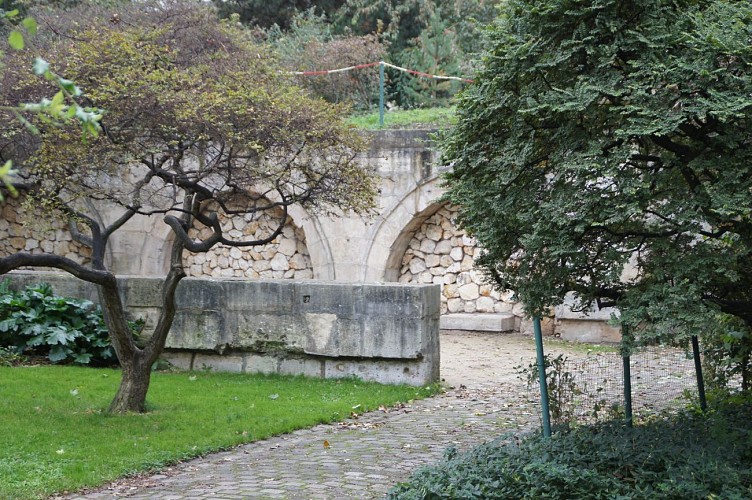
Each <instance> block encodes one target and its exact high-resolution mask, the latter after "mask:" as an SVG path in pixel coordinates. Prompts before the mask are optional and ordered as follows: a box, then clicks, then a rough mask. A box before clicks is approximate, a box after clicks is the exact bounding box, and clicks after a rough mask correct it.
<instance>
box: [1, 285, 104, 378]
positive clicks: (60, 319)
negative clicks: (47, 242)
mask: <svg viewBox="0 0 752 500" xmlns="http://www.w3.org/2000/svg"><path fill="white" fill-rule="evenodd" d="M0 346H2V347H5V348H11V349H12V351H14V352H15V353H17V354H25V355H36V356H46V357H47V358H48V359H49V360H50V361H51V362H52V363H75V364H82V365H85V364H90V365H112V364H116V363H117V360H116V357H115V352H114V350H113V348H112V345H111V344H110V340H109V335H108V333H107V327H106V326H105V324H104V319H103V317H102V312H101V310H100V309H99V307H94V304H93V303H92V302H91V301H88V300H79V299H72V298H68V297H60V296H57V295H55V294H53V293H52V288H51V287H50V285H48V284H46V283H43V284H37V285H29V286H27V287H26V288H25V289H24V290H23V291H21V292H14V291H11V290H10V289H9V288H8V284H7V282H4V283H2V284H0ZM6 350H8V349H6Z"/></svg>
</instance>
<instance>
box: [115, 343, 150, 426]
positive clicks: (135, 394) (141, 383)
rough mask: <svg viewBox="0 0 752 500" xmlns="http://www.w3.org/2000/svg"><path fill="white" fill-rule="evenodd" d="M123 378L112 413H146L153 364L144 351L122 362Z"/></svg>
mask: <svg viewBox="0 0 752 500" xmlns="http://www.w3.org/2000/svg"><path fill="white" fill-rule="evenodd" d="M120 365H121V368H122V378H121V379H120V387H118V390H117V393H116V394H115V398H114V399H113V400H112V403H110V407H109V409H108V411H109V412H110V413H127V412H137V413H143V412H145V411H146V393H147V392H148V391H149V383H150V382H151V363H149V362H148V357H147V356H146V355H145V353H144V352H143V351H138V352H137V353H135V354H134V355H133V356H132V357H131V358H130V359H126V360H125V362H123V361H122V360H121V362H120Z"/></svg>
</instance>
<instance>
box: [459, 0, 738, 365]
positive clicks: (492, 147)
mask: <svg viewBox="0 0 752 500" xmlns="http://www.w3.org/2000/svg"><path fill="white" fill-rule="evenodd" d="M488 36H489V46H488V50H487V52H486V53H485V55H484V58H483V61H482V70H481V71H480V72H479V74H478V75H477V76H476V80H475V85H473V86H472V88H470V89H469V90H467V91H466V92H465V93H464V95H463V96H462V98H461V100H460V104H459V123H458V125H457V126H456V128H455V129H454V130H453V131H452V132H451V133H450V134H449V135H448V136H447V137H446V138H445V141H444V158H445V160H446V161H447V162H450V163H452V164H453V165H454V171H453V172H452V173H451V174H449V178H448V184H449V195H448V198H449V199H450V200H451V201H452V202H453V203H456V204H457V205H459V206H460V208H461V210H460V217H461V222H462V224H463V225H464V226H465V227H466V228H467V229H469V230H470V231H471V232H472V233H473V234H474V235H475V236H476V237H477V238H478V240H479V242H480V243H481V244H482V245H483V247H484V248H485V250H486V252H487V253H486V254H485V256H483V258H482V259H481V262H482V265H483V266H484V267H485V269H486V270H488V272H489V275H490V276H492V277H493V279H494V280H495V282H496V283H497V284H498V285H499V286H501V287H504V288H509V289H513V290H515V291H516V292H517V293H518V295H519V297H520V299H521V300H522V301H523V302H524V303H525V304H526V306H527V311H528V312H530V313H532V314H541V313H543V312H544V311H546V310H547V308H549V307H550V306H552V305H556V304H559V303H561V302H562V301H563V300H564V297H565V295H566V294H567V293H573V294H574V295H575V296H576V297H577V298H578V299H579V304H580V305H582V306H587V305H589V304H592V303H593V302H596V301H597V302H599V303H600V304H601V305H603V304H609V305H617V306H618V307H619V308H620V309H621V312H622V316H621V322H622V324H625V325H631V326H632V327H634V328H635V329H637V328H639V329H640V331H641V332H642V335H643V337H648V336H650V333H651V332H652V333H655V334H666V335H667V336H670V337H676V336H680V335H681V334H682V333H697V332H698V331H699V332H703V331H707V330H706V329H707V328H711V327H712V326H713V324H714V323H716V324H717V323H718V321H719V320H720V321H722V322H726V324H725V327H727V330H726V332H727V333H729V332H730V333H732V335H731V337H737V338H744V339H746V341H745V342H746V345H747V346H750V328H752V7H751V6H750V4H749V2H747V1H734V0H700V1H694V0H692V1H690V0H665V1H663V0H660V1H657V0H649V1H648V0H598V1H596V0H588V1H558V0H557V1H552V0H524V1H523V0H510V1H508V2H506V3H505V4H504V6H503V8H502V10H501V15H500V17H499V19H498V20H497V21H496V23H495V24H494V25H493V26H492V27H491V28H490V29H489V30H488ZM731 337H729V338H731ZM747 352H749V351H747ZM747 359H748V355H747Z"/></svg>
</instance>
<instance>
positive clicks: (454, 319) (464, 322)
mask: <svg viewBox="0 0 752 500" xmlns="http://www.w3.org/2000/svg"><path fill="white" fill-rule="evenodd" d="M440 327H441V329H442V330H467V331H477V332H508V331H512V330H514V327H515V316H514V315H513V314H510V313H494V314H468V313H458V314H444V315H442V316H441V319H440Z"/></svg>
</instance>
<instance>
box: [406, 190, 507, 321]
mask: <svg viewBox="0 0 752 500" xmlns="http://www.w3.org/2000/svg"><path fill="white" fill-rule="evenodd" d="M456 216H457V209H455V208H452V207H451V206H446V205H445V206H443V207H441V208H440V209H439V210H438V211H437V212H436V213H435V214H434V215H432V216H431V217H429V218H428V219H426V220H425V221H424V222H423V224H422V225H421V226H420V227H419V228H418V229H417V230H416V231H415V234H414V235H413V237H412V239H411V240H410V243H409V244H408V248H407V250H406V251H405V254H404V257H403V258H402V268H401V269H400V277H399V282H400V283H433V284H437V285H441V287H442V294H441V313H442V314H447V313H450V314H451V313H475V312H477V313H508V312H511V311H512V309H513V308H514V305H515V303H514V302H513V301H512V300H511V294H510V293H499V292H498V291H497V290H495V289H494V288H493V287H492V286H491V285H490V284H488V283H487V282H486V280H485V279H484V276H483V274H482V273H481V272H480V271H478V270H476V269H475V268H474V263H475V259H476V258H477V257H479V256H480V254H481V252H482V250H481V248H480V247H478V246H477V245H476V242H475V239H474V238H471V237H469V236H467V235H466V234H465V232H464V231H462V230H461V229H459V228H458V227H457V226H456V224H455V222H454V220H455V219H456Z"/></svg>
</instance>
